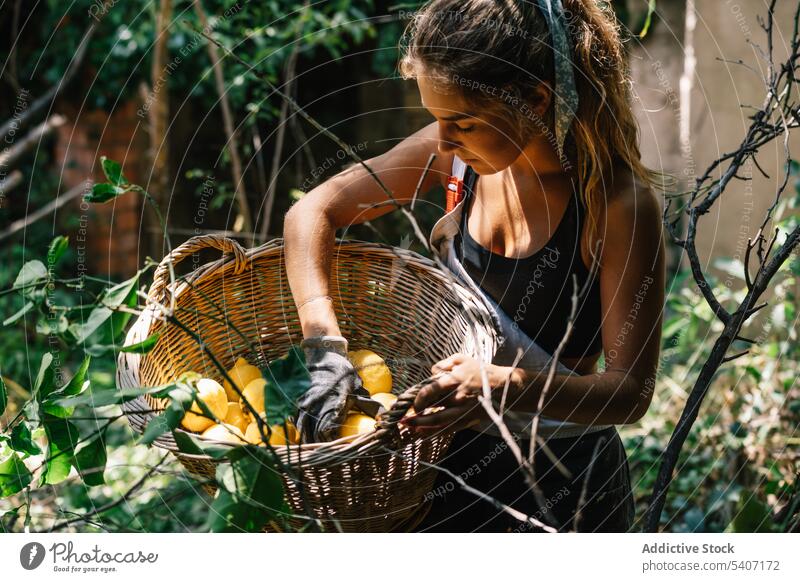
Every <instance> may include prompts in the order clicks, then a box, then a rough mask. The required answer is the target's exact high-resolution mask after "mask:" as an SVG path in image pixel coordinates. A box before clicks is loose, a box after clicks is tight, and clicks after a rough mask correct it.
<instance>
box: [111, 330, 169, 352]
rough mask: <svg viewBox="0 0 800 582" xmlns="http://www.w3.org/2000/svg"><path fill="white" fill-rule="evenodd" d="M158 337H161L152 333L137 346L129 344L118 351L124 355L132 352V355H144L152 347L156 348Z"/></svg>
mask: <svg viewBox="0 0 800 582" xmlns="http://www.w3.org/2000/svg"><path fill="white" fill-rule="evenodd" d="M160 335H161V334H160V333H154V334H153V335H151V336H150V337H148V338H147V339H145V340H144V341H141V342H139V343H138V344H131V345H129V346H125V347H124V348H122V349H121V350H120V351H121V352H126V353H130V352H132V353H134V354H146V353H147V352H149V351H150V350H152V349H153V348H154V347H156V344H157V343H158V338H159V336H160Z"/></svg>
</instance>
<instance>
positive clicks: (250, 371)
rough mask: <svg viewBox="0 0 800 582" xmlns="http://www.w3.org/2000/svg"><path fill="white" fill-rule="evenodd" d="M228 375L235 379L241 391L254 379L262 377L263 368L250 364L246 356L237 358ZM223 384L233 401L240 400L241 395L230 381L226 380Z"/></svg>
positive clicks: (229, 398)
mask: <svg viewBox="0 0 800 582" xmlns="http://www.w3.org/2000/svg"><path fill="white" fill-rule="evenodd" d="M240 362H243V363H240ZM228 376H230V378H231V380H233V383H234V384H235V385H236V388H238V389H239V391H240V392H244V388H245V386H247V385H248V384H249V383H250V382H252V381H253V380H256V379H257V378H261V370H259V369H258V368H256V367H255V366H251V365H250V364H248V363H247V360H245V359H244V358H239V359H238V360H236V365H235V366H234V367H233V368H231V369H230V370H228ZM222 385H223V386H224V387H225V393H226V394H227V395H228V400H230V401H231V402H236V401H238V400H239V395H238V394H237V393H236V390H235V389H234V387H233V386H232V385H231V383H230V382H228V381H227V380H225V381H223V382H222Z"/></svg>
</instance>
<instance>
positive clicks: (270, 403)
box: [262, 347, 311, 425]
mask: <svg viewBox="0 0 800 582" xmlns="http://www.w3.org/2000/svg"><path fill="white" fill-rule="evenodd" d="M262 374H263V376H264V378H265V379H266V380H267V385H266V388H265V397H264V402H265V404H266V413H267V423H268V424H270V425H274V424H284V423H285V422H286V421H287V420H289V419H290V418H292V417H294V416H295V415H296V414H297V405H296V404H295V403H296V402H297V399H298V398H299V397H300V396H302V395H303V394H305V393H306V392H307V391H308V389H309V387H310V386H311V377H310V376H309V374H308V369H307V368H306V361H305V354H304V352H303V351H302V350H301V349H299V348H297V347H292V348H291V349H290V350H289V352H288V353H287V354H286V355H285V356H284V357H282V358H278V359H276V360H273V361H272V362H270V364H269V366H268V368H267V371H266V373H264V372H263V371H262Z"/></svg>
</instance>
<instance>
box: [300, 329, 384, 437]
mask: <svg viewBox="0 0 800 582" xmlns="http://www.w3.org/2000/svg"><path fill="white" fill-rule="evenodd" d="M347 345H348V344H347V340H346V339H345V338H343V337H341V336H335V335H325V336H316V337H310V338H306V339H304V340H303V341H301V342H300V347H301V348H303V351H304V352H305V356H306V367H307V368H308V371H309V374H310V376H311V386H310V387H309V389H308V391H307V392H306V393H305V394H303V396H301V397H300V398H299V399H298V400H297V407H298V409H299V413H298V416H297V428H298V430H299V431H300V435H301V441H302V442H303V443H313V442H322V441H330V440H334V439H336V438H338V433H339V428H340V425H341V424H342V422H344V419H345V417H346V416H347V413H348V411H350V410H351V409H352V408H357V409H359V410H361V411H362V412H363V413H364V414H367V415H369V416H375V415H376V414H378V413H379V412H380V411H381V409H382V408H383V407H382V406H381V405H380V404H379V403H378V402H376V401H375V400H372V399H371V398H370V396H369V392H367V389H366V388H364V386H363V385H362V383H361V377H360V376H359V375H358V373H357V372H356V370H355V368H354V367H353V364H351V363H350V360H348V359H347Z"/></svg>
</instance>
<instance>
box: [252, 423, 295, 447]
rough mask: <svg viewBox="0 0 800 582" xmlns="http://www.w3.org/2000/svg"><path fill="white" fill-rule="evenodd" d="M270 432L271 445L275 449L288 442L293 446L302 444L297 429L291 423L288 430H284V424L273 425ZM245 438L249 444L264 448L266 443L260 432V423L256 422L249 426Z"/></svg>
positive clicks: (287, 424)
mask: <svg viewBox="0 0 800 582" xmlns="http://www.w3.org/2000/svg"><path fill="white" fill-rule="evenodd" d="M269 432H270V436H269V444H271V445H272V446H273V447H274V446H278V445H285V444H287V442H288V443H289V444H292V445H296V444H297V443H298V442H300V441H299V436H300V435H299V434H298V432H297V428H296V427H295V426H294V425H293V424H292V423H291V422H287V423H286V429H284V427H283V425H282V424H273V425H272V426H270V427H269ZM287 436H288V438H287ZM244 438H245V440H246V441H247V442H248V443H251V444H254V445H261V446H264V442H263V441H262V440H261V432H260V431H259V430H258V423H256V422H255V421H253V422H251V423H250V424H248V425H247V429H246V430H245V432H244Z"/></svg>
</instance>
